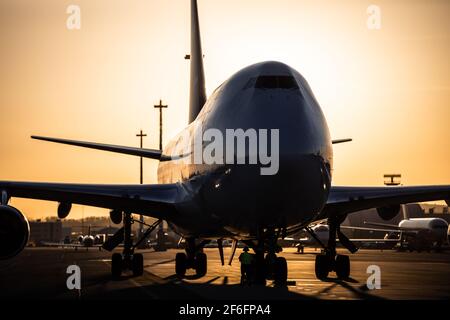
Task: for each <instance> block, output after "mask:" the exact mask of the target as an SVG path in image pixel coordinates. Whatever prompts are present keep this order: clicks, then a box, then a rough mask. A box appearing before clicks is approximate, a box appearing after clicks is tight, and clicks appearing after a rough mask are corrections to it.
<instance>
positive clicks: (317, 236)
mask: <svg viewBox="0 0 450 320" xmlns="http://www.w3.org/2000/svg"><path fill="white" fill-rule="evenodd" d="M341 229H358V228H357V227H350V226H341ZM305 230H306V231H307V232H308V233H309V235H307V236H305V237H302V238H286V239H285V240H288V241H290V243H291V244H294V245H295V247H297V252H298V253H304V248H305V247H313V248H323V249H326V245H325V244H326V243H327V242H328V241H329V234H330V226H329V225H327V224H326V223H319V224H315V225H313V226H309V227H307V228H305ZM367 230H372V229H369V228H367ZM349 240H350V241H351V242H353V243H358V244H359V245H360V246H367V245H373V246H376V247H377V248H383V249H388V248H389V249H391V248H393V247H394V246H395V245H396V244H397V243H398V242H399V241H400V238H399V237H398V236H395V237H392V235H391V234H386V235H385V237H384V238H382V239H370V238H367V239H363V238H361V239H349ZM336 241H338V242H339V239H337V240H336Z"/></svg>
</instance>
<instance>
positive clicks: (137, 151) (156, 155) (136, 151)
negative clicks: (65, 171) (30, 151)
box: [31, 136, 162, 160]
mask: <svg viewBox="0 0 450 320" xmlns="http://www.w3.org/2000/svg"><path fill="white" fill-rule="evenodd" d="M31 138H32V139H36V140H43V141H49V142H55V143H62V144H67V145H71V146H77V147H83V148H90V149H97V150H103V151H110V152H115V153H122V154H128V155H132V156H138V157H143V158H149V159H156V160H162V159H161V151H160V150H155V149H141V148H134V147H124V146H117V145H112V144H103V143H95V142H85V141H76V140H67V139H58V138H48V137H39V136H31Z"/></svg>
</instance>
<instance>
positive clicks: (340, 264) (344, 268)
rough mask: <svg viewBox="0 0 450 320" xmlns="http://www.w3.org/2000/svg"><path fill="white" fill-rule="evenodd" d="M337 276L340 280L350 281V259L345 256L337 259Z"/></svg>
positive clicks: (339, 256)
mask: <svg viewBox="0 0 450 320" xmlns="http://www.w3.org/2000/svg"><path fill="white" fill-rule="evenodd" d="M335 269H336V275H337V277H338V278H339V279H348V277H349V276H350V258H349V257H348V256H345V255H338V256H337V257H336V264H335Z"/></svg>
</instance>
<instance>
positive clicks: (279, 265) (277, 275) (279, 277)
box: [274, 257, 288, 285]
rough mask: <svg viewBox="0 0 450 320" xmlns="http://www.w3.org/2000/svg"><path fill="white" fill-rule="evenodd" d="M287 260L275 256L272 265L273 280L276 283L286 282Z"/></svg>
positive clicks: (282, 283) (283, 283)
mask: <svg viewBox="0 0 450 320" xmlns="http://www.w3.org/2000/svg"><path fill="white" fill-rule="evenodd" d="M287 273H288V268H287V262H286V259H285V258H283V257H277V258H276V260H275V265H274V280H275V284H276V285H285V284H286V282H287Z"/></svg>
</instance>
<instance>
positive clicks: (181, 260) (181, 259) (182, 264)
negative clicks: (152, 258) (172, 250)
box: [175, 252, 187, 278]
mask: <svg viewBox="0 0 450 320" xmlns="http://www.w3.org/2000/svg"><path fill="white" fill-rule="evenodd" d="M186 269H187V256H186V254H185V253H182V252H179V253H177V255H176V256H175V272H176V274H177V276H178V277H180V278H182V277H184V276H185V274H186Z"/></svg>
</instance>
